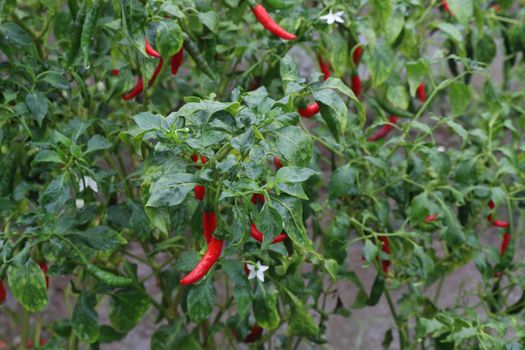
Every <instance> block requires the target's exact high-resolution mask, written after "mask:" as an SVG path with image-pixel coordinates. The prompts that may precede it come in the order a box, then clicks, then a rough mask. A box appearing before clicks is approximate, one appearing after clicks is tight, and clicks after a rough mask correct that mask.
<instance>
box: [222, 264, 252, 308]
mask: <svg viewBox="0 0 525 350" xmlns="http://www.w3.org/2000/svg"><path fill="white" fill-rule="evenodd" d="M221 267H222V269H223V270H224V272H226V274H227V275H228V277H229V279H230V280H232V281H233V282H234V283H235V288H233V299H234V300H235V305H236V307H237V313H238V314H239V316H240V317H241V318H246V317H248V315H249V313H250V309H251V307H252V298H253V296H252V290H251V289H250V284H249V283H248V279H247V278H246V275H245V273H244V269H243V266H242V263H240V262H239V261H237V260H226V261H224V262H223V263H222V264H221Z"/></svg>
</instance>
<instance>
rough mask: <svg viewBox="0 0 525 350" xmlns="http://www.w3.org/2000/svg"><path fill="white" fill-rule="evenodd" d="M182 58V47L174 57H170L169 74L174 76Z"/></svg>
mask: <svg viewBox="0 0 525 350" xmlns="http://www.w3.org/2000/svg"><path fill="white" fill-rule="evenodd" d="M183 57H184V46H182V47H181V48H180V50H179V52H177V53H176V54H175V55H173V56H171V74H172V75H176V74H177V72H178V71H179V68H180V66H181V65H182V59H183Z"/></svg>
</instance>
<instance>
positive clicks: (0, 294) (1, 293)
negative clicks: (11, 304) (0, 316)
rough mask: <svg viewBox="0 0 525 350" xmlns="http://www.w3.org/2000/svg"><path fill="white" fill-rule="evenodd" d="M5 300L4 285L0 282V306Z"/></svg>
mask: <svg viewBox="0 0 525 350" xmlns="http://www.w3.org/2000/svg"><path fill="white" fill-rule="evenodd" d="M6 298H7V292H6V290H5V287H4V283H3V282H2V281H0V304H3V303H5V299H6Z"/></svg>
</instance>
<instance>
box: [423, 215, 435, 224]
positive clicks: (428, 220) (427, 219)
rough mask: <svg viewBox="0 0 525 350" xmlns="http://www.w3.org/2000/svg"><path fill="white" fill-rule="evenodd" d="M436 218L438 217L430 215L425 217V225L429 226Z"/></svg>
mask: <svg viewBox="0 0 525 350" xmlns="http://www.w3.org/2000/svg"><path fill="white" fill-rule="evenodd" d="M437 218H438V216H437V215H436V214H430V215H427V217H426V218H425V222H426V223H427V224H430V223H431V222H434V221H436V220H437Z"/></svg>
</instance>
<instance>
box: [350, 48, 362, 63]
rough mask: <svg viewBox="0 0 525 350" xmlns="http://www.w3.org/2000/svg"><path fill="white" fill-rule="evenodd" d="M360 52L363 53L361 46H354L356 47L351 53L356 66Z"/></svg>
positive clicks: (359, 58) (359, 59)
mask: <svg viewBox="0 0 525 350" xmlns="http://www.w3.org/2000/svg"><path fill="white" fill-rule="evenodd" d="M362 54H363V47H361V46H358V47H356V49H355V50H354V53H353V54H352V59H353V61H354V64H355V65H356V66H357V65H358V64H359V61H361V55H362Z"/></svg>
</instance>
